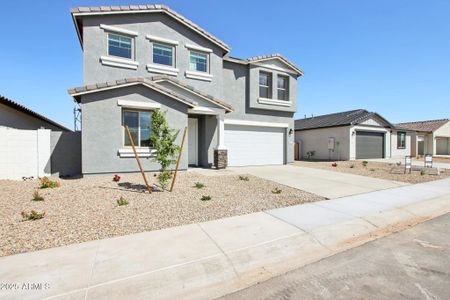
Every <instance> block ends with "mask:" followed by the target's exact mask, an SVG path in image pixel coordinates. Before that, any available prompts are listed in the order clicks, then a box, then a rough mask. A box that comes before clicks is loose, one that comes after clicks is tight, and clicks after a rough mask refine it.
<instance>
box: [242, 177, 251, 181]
mask: <svg viewBox="0 0 450 300" xmlns="http://www.w3.org/2000/svg"><path fill="white" fill-rule="evenodd" d="M239 180H242V181H249V180H250V179H248V177H247V176H239Z"/></svg>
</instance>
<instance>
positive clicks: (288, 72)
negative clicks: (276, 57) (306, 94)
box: [250, 62, 299, 76]
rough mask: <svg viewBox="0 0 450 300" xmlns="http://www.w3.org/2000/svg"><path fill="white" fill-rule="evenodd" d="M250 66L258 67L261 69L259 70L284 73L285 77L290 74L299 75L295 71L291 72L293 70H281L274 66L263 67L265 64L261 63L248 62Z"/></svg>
mask: <svg viewBox="0 0 450 300" xmlns="http://www.w3.org/2000/svg"><path fill="white" fill-rule="evenodd" d="M250 64H251V65H255V66H258V67H261V68H265V69H269V70H273V71H278V72H283V73H285V74H286V75H288V74H291V75H295V76H298V74H299V73H298V72H297V71H295V70H293V69H291V70H289V69H284V68H281V67H279V66H275V65H265V64H262V63H254V62H250Z"/></svg>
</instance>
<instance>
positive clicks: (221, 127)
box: [214, 114, 228, 150]
mask: <svg viewBox="0 0 450 300" xmlns="http://www.w3.org/2000/svg"><path fill="white" fill-rule="evenodd" d="M216 119H217V146H216V148H214V149H216V150H228V149H227V147H226V146H225V123H224V116H223V114H218V115H217V116H216Z"/></svg>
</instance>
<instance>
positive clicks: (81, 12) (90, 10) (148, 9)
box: [71, 4, 231, 53]
mask: <svg viewBox="0 0 450 300" xmlns="http://www.w3.org/2000/svg"><path fill="white" fill-rule="evenodd" d="M155 12H162V13H165V14H167V15H168V16H170V17H172V18H173V19H175V20H177V21H178V22H180V23H181V24H183V25H185V26H187V27H189V28H190V29H192V30H193V31H195V32H197V33H198V34H200V35H202V36H203V37H205V38H206V39H208V40H210V41H211V42H213V43H214V44H216V45H217V46H219V47H220V48H222V49H223V50H225V52H226V53H227V52H230V50H231V48H230V47H229V46H228V45H227V44H225V43H224V42H222V41H221V40H219V39H218V38H216V37H215V36H214V35H212V34H210V33H209V32H207V31H206V30H204V29H203V28H201V27H200V26H198V25H197V24H195V23H193V22H192V21H190V20H188V19H186V18H185V17H183V16H182V15H180V14H178V13H177V12H175V11H173V10H172V9H170V8H169V7H167V6H165V5H159V4H154V5H125V6H89V7H77V8H72V9H71V14H72V17H73V20H74V23H75V27H76V29H77V33H78V38H79V39H80V43H81V44H83V42H82V40H83V38H82V34H80V32H81V30H80V25H81V24H79V23H78V22H77V18H78V17H82V16H86V15H106V14H127V13H155Z"/></svg>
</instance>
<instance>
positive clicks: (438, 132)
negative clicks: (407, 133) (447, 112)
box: [396, 119, 450, 156]
mask: <svg viewBox="0 0 450 300" xmlns="http://www.w3.org/2000/svg"><path fill="white" fill-rule="evenodd" d="M396 126H397V127H398V128H405V129H408V130H414V131H415V134H414V136H413V140H412V150H411V155H413V156H417V155H425V154H431V155H450V120H449V119H441V120H428V121H417V122H408V123H399V124H396Z"/></svg>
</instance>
